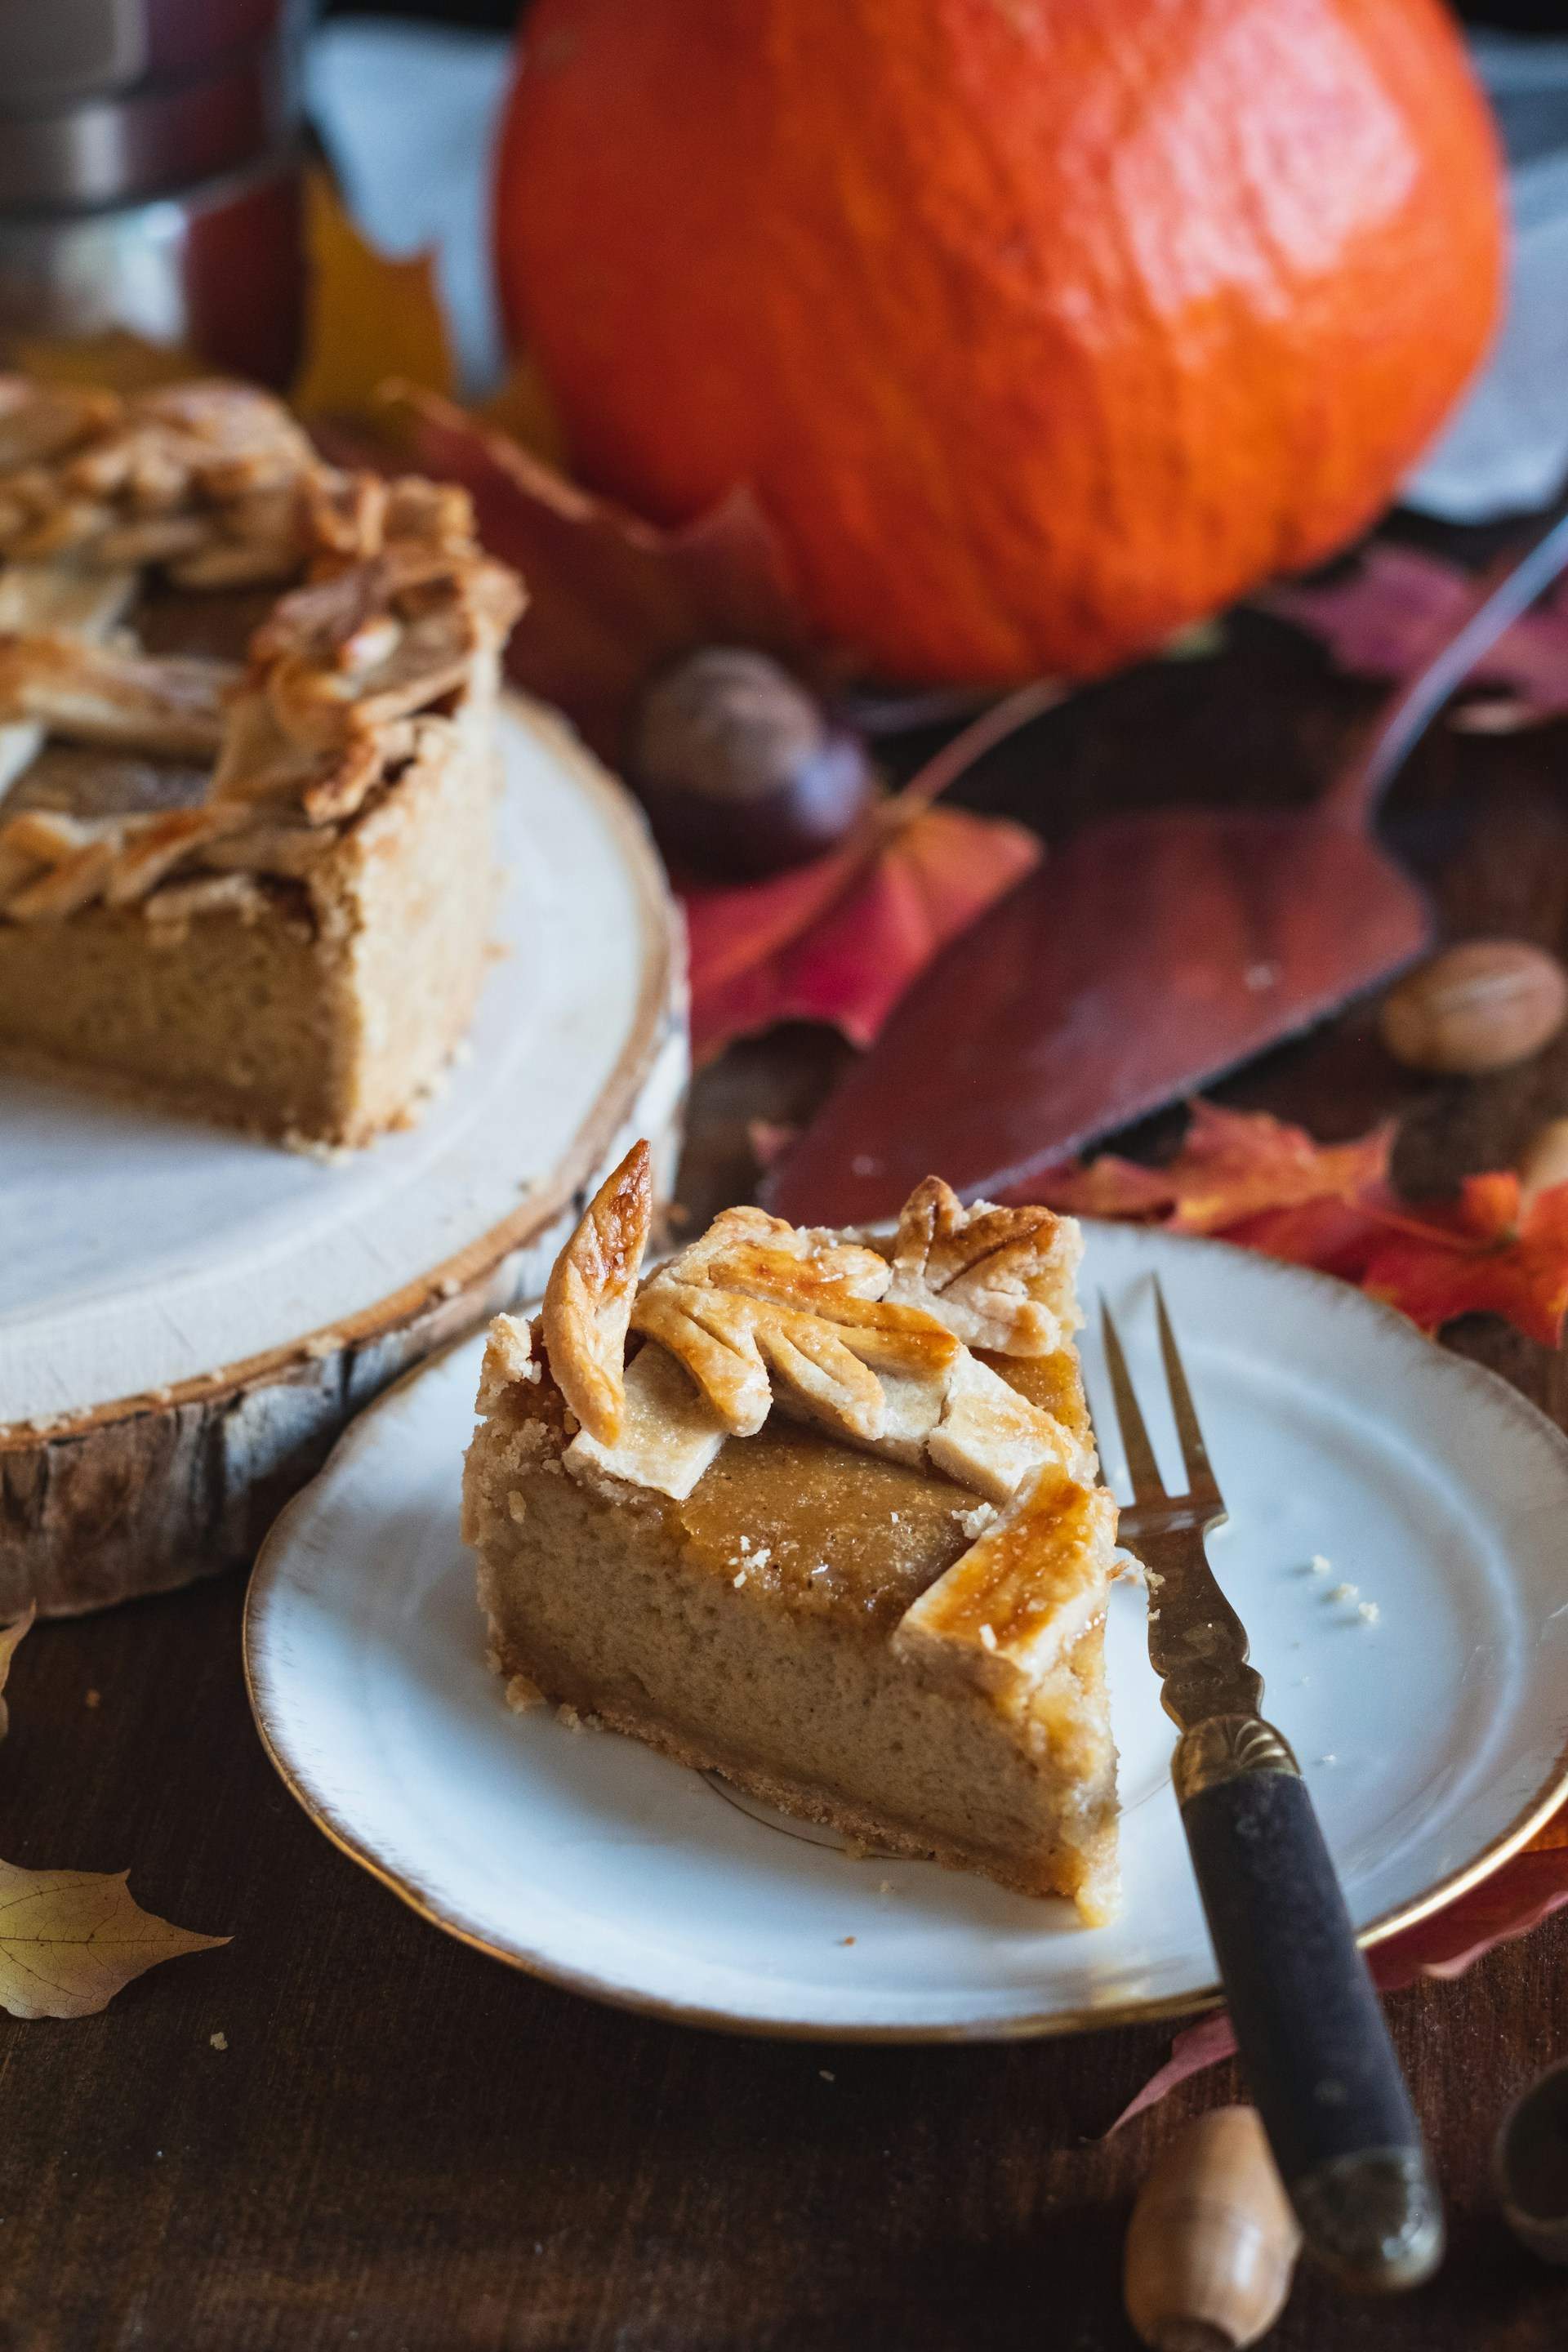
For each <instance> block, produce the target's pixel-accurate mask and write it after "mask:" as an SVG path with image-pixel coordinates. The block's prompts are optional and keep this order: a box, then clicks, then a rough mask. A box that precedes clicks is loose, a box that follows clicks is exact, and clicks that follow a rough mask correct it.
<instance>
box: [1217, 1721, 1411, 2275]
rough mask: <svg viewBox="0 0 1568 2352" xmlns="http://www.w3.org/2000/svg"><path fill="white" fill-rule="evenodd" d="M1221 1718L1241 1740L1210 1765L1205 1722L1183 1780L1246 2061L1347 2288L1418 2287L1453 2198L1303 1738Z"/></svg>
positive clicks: (1284, 2162) (1224, 1745)
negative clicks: (1397, 2040)
mask: <svg viewBox="0 0 1568 2352" xmlns="http://www.w3.org/2000/svg"><path fill="white" fill-rule="evenodd" d="M1222 1720H1226V1721H1231V1722H1233V1723H1234V1724H1235V1726H1236V1727H1237V1730H1239V1731H1240V1733H1241V1734H1242V1736H1241V1737H1240V1738H1237V1737H1235V1736H1234V1735H1233V1737H1232V1738H1230V1739H1229V1740H1227V1741H1222V1742H1219V1743H1215V1742H1214V1741H1213V1740H1212V1738H1211V1739H1210V1742H1209V1748H1208V1755H1207V1759H1206V1760H1205V1758H1204V1757H1203V1756H1202V1755H1201V1754H1200V1753H1199V1752H1198V1751H1199V1749H1200V1748H1201V1747H1202V1737H1201V1736H1202V1735H1209V1734H1212V1732H1213V1731H1214V1729H1215V1728H1216V1727H1215V1726H1212V1725H1207V1724H1203V1725H1199V1726H1198V1727H1197V1732H1196V1734H1193V1733H1189V1734H1188V1735H1187V1736H1186V1738H1184V1740H1183V1742H1182V1744H1181V1746H1180V1747H1179V1748H1178V1749H1177V1769H1176V1787H1177V1794H1178V1796H1179V1797H1180V1798H1181V1799H1182V1822H1183V1826H1184V1828H1185V1830H1186V1833H1187V1843H1188V1845H1189V1846H1190V1847H1191V1849H1192V1856H1193V1864H1194V1869H1195V1872H1196V1874H1197V1882H1198V1887H1199V1891H1200V1892H1201V1894H1202V1895H1203V1903H1204V1909H1205V1913H1206V1914H1207V1916H1208V1924H1209V1934H1210V1935H1211V1937H1213V1939H1214V1947H1215V1954H1216V1956H1217V1958H1218V1960H1219V1966H1220V1974H1221V1976H1222V1977H1223V1978H1224V1979H1225V1989H1226V1994H1227V1996H1228V1998H1229V2001H1230V2011H1231V2018H1232V2021H1233V2022H1234V2024H1235V2027H1236V2039H1237V2051H1238V2053H1239V2054H1240V2059H1241V2064H1242V2069H1243V2072H1244V2073H1245V2074H1246V2076H1247V2083H1248V2084H1249V2086H1250V2088H1251V2092H1252V2095H1253V2097H1254V2099H1255V2100H1256V2101H1257V2104H1258V2112H1259V2114H1260V2115H1261V2116H1262V2118H1263V2122H1264V2126H1265V2128H1266V2130H1267V2131H1268V2140H1269V2145H1270V2146H1271V2147H1272V2148H1273V2150H1274V2156H1275V2160H1276V2162H1277V2163H1278V2165H1279V2174H1280V2178H1281V2179H1282V2180H1283V2181H1284V2183H1285V2187H1286V2189H1287V2190H1288V2192H1289V2197H1290V2201H1291V2203H1292V2204H1293V2205H1294V2206H1295V2208H1296V2212H1297V2216H1298V2218H1299V2220H1300V2224H1301V2231H1302V2235H1303V2237H1304V2238H1305V2240H1306V2242H1307V2245H1308V2247H1309V2248H1310V2251H1311V2252H1313V2253H1314V2254H1315V2255H1316V2256H1317V2257H1318V2259H1319V2261H1320V2262H1321V2263H1324V2264H1325V2265H1326V2267H1327V2268H1328V2269H1329V2270H1331V2272H1332V2273H1334V2275H1335V2276H1336V2277H1337V2278H1338V2279H1339V2280H1340V2281H1341V2283H1342V2284H1344V2285H1346V2286H1350V2287H1354V2288H1357V2289H1360V2290H1361V2291H1363V2292H1369V2291H1371V2292H1376V2291H1380V2290H1381V2291H1388V2290H1393V2289H1397V2288H1401V2287H1408V2286H1415V2285H1416V2284H1418V2283H1419V2282H1420V2281H1421V2280H1422V2279H1424V2278H1426V2277H1428V2276H1429V2275H1430V2274H1431V2273H1432V2272H1433V2271H1434V2270H1435V2269H1436V2266H1437V2264H1438V2263H1439V2262H1440V2261H1441V2260H1442V2255H1443V2216H1442V2207H1441V2204H1440V2202H1439V2200H1438V2196H1437V2191H1436V2186H1435V2184H1434V2182H1433V2179H1432V2175H1431V2171H1430V2168H1429V2166H1428V2163H1427V2158H1426V2147H1425V2145H1424V2143H1423V2140H1422V2137H1421V2126H1420V2125H1419V2124H1418V2123H1417V2122H1416V2120H1415V2111H1414V2109H1413V2108H1412V2106H1411V2105H1410V2096H1409V2093H1408V2092H1407V2091H1406V2089H1405V2079H1404V2076H1403V2075H1402V2074H1401V2073H1400V2068H1399V2061H1398V2059H1397V2058H1396V2057H1395V2055H1394V2045H1393V2043H1392V2042H1391V2041H1390V2040H1389V2037H1388V2028H1387V2025H1386V2024H1385V2022H1384V2015H1383V2007H1382V2003H1381V2002H1380V2000H1379V1999H1378V1995H1377V1991H1376V1988H1375V1987H1374V1986H1373V1981H1372V1977H1371V1975H1370V1973H1369V1971H1368V1969H1367V1965H1366V1962H1365V1960H1364V1959H1363V1958H1362V1955H1361V1953H1360V1952H1359V1951H1358V1950H1357V1948H1356V1942H1355V1937H1354V1933H1353V1931H1352V1927H1351V1922H1350V1916H1349V1914H1348V1912H1347V1911H1346V1909H1345V1904H1344V1897H1343V1895H1342V1894H1341V1892H1340V1884H1339V1880H1338V1878H1337V1877H1336V1876H1335V1874H1334V1866H1333V1864H1332V1863H1331V1861H1330V1859H1329V1850H1328V1848H1327V1846H1326V1845H1325V1844H1324V1843H1323V1833H1322V1831H1321V1829H1320V1827H1319V1826H1318V1817H1317V1814H1316V1813H1315V1812H1314V1811H1313V1810H1312V1801H1311V1799H1310V1797H1309V1795H1308V1794H1307V1789H1306V1784H1305V1782H1304V1781H1303V1780H1302V1779H1301V1777H1300V1772H1299V1770H1298V1769H1297V1767H1296V1763H1295V1759H1294V1758H1293V1757H1291V1755H1290V1751H1289V1748H1288V1747H1287V1745H1286V1743H1285V1741H1284V1740H1283V1739H1282V1738H1280V1737H1279V1734H1278V1733H1277V1732H1275V1731H1273V1729H1272V1727H1271V1726H1269V1725H1266V1724H1263V1723H1260V1722H1258V1720H1257V1719H1256V1718H1252V1719H1251V1720H1250V1721H1249V1722H1247V1723H1246V1724H1243V1723H1242V1722H1241V1720H1240V1719H1239V1718H1223V1719H1222ZM1216 1747H1217V1749H1218V1750H1219V1752H1218V1753H1216V1752H1215V1751H1216ZM1249 1748H1250V1751H1251V1760H1250V1761H1248V1760H1247V1751H1248V1749H1249ZM1227 1757H1228V1763H1227V1761H1226V1758H1227ZM1184 1768H1185V1769H1184Z"/></svg>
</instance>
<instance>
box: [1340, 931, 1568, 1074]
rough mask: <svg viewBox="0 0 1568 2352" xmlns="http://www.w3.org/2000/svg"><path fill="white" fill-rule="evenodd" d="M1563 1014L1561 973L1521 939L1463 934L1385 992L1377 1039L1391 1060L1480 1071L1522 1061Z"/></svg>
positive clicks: (1567, 1007)
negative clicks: (1380, 1034)
mask: <svg viewBox="0 0 1568 2352" xmlns="http://www.w3.org/2000/svg"><path fill="white" fill-rule="evenodd" d="M1565 1018H1568V972H1564V971H1563V966H1562V965H1561V964H1560V963H1559V962H1558V961H1557V958H1556V957H1555V956H1554V955H1548V953H1547V951H1546V950H1545V949H1544V948H1537V947H1531V945H1530V944H1529V942H1528V941H1527V940H1463V941H1462V942H1461V943H1460V945H1459V946H1458V947H1453V948H1446V949H1445V950H1444V951H1443V953H1442V954H1441V955H1436V956H1434V957H1433V958H1432V960H1431V961H1430V962H1429V963H1424V964H1422V965H1421V967H1420V968H1419V970H1418V971H1413V972H1412V973H1411V974H1410V975H1409V977H1408V979H1405V980H1402V981H1401V982H1399V984H1398V986H1397V987H1396V988H1394V989H1392V990H1391V991H1390V992H1389V994H1388V995H1387V996H1386V997H1384V1003H1383V1012H1382V1015H1381V1019H1380V1026H1381V1028H1382V1032H1383V1042H1384V1045H1386V1046H1387V1048H1388V1050H1389V1052H1390V1053H1391V1054H1392V1055H1393V1056H1394V1060H1395V1061H1396V1062H1404V1063H1405V1064H1406V1065H1407V1066H1409V1067H1410V1068H1411V1069H1414V1070H1432V1071H1435V1072H1436V1073H1437V1074H1438V1075H1439V1076H1444V1077H1479V1076H1480V1075H1481V1074H1482V1072H1483V1071H1487V1070H1506V1069H1508V1068H1509V1067H1510V1066H1511V1065H1512V1064H1513V1063H1515V1062H1523V1061H1528V1060H1529V1058H1530V1056H1531V1054H1538V1053H1539V1052H1540V1051H1541V1048H1542V1045H1547V1044H1549V1043H1550V1041H1551V1040H1552V1038H1553V1037H1555V1035H1556V1034H1557V1032H1558V1031H1559V1029H1561V1028H1562V1026H1563V1021H1564V1019H1565Z"/></svg>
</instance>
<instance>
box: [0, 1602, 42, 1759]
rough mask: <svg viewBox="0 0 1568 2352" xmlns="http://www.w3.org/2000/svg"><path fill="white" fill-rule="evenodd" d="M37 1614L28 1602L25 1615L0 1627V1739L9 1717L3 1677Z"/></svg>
mask: <svg viewBox="0 0 1568 2352" xmlns="http://www.w3.org/2000/svg"><path fill="white" fill-rule="evenodd" d="M36 1615H37V1611H36V1610H35V1608H34V1607H33V1605H32V1603H31V1601H29V1602H28V1604H27V1608H26V1613H25V1614H24V1615H23V1616H20V1617H18V1618H17V1619H16V1622H15V1623H14V1624H11V1625H0V1739H4V1738H5V1734H6V1732H7V1730H8V1729H9V1727H10V1717H9V1715H8V1714H7V1712H6V1706H5V1696H4V1694H5V1677H6V1675H8V1674H9V1673H10V1671H11V1661H12V1659H13V1658H14V1657H15V1656H16V1646H17V1644H18V1643H19V1642H20V1641H21V1639H22V1637H23V1635H24V1634H25V1633H29V1632H30V1631H31V1630H32V1623H33V1620H34V1618H35V1617H36Z"/></svg>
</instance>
